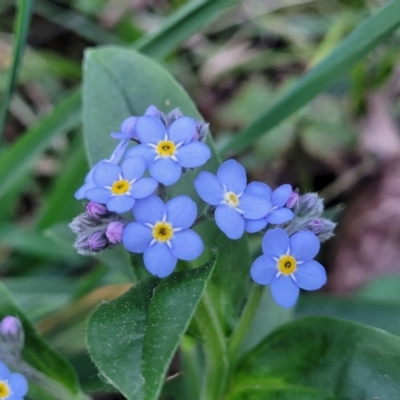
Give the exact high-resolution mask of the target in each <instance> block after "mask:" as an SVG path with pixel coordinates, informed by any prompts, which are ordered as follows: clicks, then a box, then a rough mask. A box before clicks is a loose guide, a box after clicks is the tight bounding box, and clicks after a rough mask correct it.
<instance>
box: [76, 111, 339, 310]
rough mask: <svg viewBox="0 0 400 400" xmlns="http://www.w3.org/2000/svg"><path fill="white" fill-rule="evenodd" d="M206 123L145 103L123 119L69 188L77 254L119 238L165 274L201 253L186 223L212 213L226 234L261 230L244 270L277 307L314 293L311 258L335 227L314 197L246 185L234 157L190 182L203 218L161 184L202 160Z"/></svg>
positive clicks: (317, 283)
mask: <svg viewBox="0 0 400 400" xmlns="http://www.w3.org/2000/svg"><path fill="white" fill-rule="evenodd" d="M207 130H208V124H206V123H204V122H202V121H197V120H195V119H194V118H190V117H188V116H184V115H183V114H182V113H181V112H180V110H178V109H176V110H173V111H172V112H170V113H169V114H164V113H162V112H161V111H159V110H158V109H157V108H156V107H155V106H150V107H148V109H147V110H146V112H145V114H144V115H143V116H130V117H128V118H127V119H126V120H124V121H123V122H122V124H121V128H120V132H113V133H111V136H112V137H113V138H115V139H117V140H120V142H119V144H118V145H117V146H116V149H115V150H114V152H113V153H112V155H111V157H110V158H109V159H105V160H101V161H100V162H99V163H97V164H96V165H95V166H94V167H93V168H92V169H91V170H90V172H89V173H88V175H87V176H86V179H85V182H84V184H83V186H82V187H80V188H79V189H78V191H77V192H76V194H75V197H76V198H77V199H84V198H86V199H87V200H88V201H89V202H88V203H87V204H86V212H85V213H83V214H81V215H79V216H78V217H76V218H75V219H74V220H73V222H72V223H71V224H70V227H71V229H72V230H73V231H74V232H75V233H76V235H77V238H76V241H75V247H76V249H77V250H78V252H79V253H80V254H91V253H94V252H98V251H102V250H104V249H106V248H109V247H112V246H115V245H117V244H119V243H122V244H123V246H124V247H125V248H126V249H127V250H128V251H130V252H133V253H143V260H144V265H145V267H146V269H147V270H148V271H149V272H150V273H151V274H153V275H155V276H158V277H160V278H163V277H166V276H168V275H170V274H171V273H172V272H173V270H174V269H175V266H176V264H177V261H178V260H186V261H190V260H194V259H196V258H198V257H199V256H200V255H201V254H202V252H203V247H204V245H203V242H202V239H201V237H200V236H199V235H198V234H197V233H196V232H195V231H194V230H193V229H191V228H193V227H194V226H195V225H196V223H198V222H199V221H201V220H203V219H204V216H212V217H213V219H214V220H215V223H216V225H217V226H218V228H219V229H220V230H221V231H222V232H223V233H224V234H225V235H226V236H227V237H228V238H230V239H233V240H237V239H239V238H241V237H242V236H243V234H244V233H245V232H248V233H256V232H260V231H263V232H265V231H266V233H265V235H264V237H263V240H262V248H263V252H264V255H262V256H261V257H259V258H258V259H257V260H255V262H254V263H253V265H252V266H251V277H252V278H253V280H254V281H255V282H257V283H258V284H261V285H271V291H272V295H273V297H274V299H275V300H276V301H277V302H278V303H279V304H280V305H282V306H284V307H291V306H292V305H293V304H294V303H295V302H296V300H297V297H298V294H299V289H300V288H301V289H305V290H316V289H318V288H320V287H321V286H322V285H324V284H325V282H326V275H325V270H324V269H323V267H322V266H321V265H320V264H319V263H318V262H316V261H313V260H312V259H313V258H314V257H315V255H316V254H317V252H318V250H319V243H320V241H322V240H324V239H326V238H328V237H329V236H331V235H332V231H333V228H334V224H333V223H332V222H331V221H329V220H327V219H325V218H322V217H321V215H322V211H323V205H322V200H321V199H319V197H318V196H317V195H314V194H308V195H304V196H300V195H299V194H298V193H297V192H296V191H293V190H292V187H291V185H289V184H284V185H281V186H279V187H278V188H276V189H275V190H272V189H271V188H270V187H269V186H268V185H266V184H265V183H263V182H251V183H248V182H247V177H246V171H245V169H244V167H243V166H242V165H241V164H239V163H238V162H237V161H235V160H227V161H225V162H224V163H222V164H221V166H220V167H219V169H218V170H217V171H216V174H213V173H211V172H208V171H201V172H200V173H199V174H198V175H197V177H196V178H195V179H194V182H193V184H194V188H195V190H196V192H197V194H198V196H199V197H200V198H201V200H203V201H204V202H205V203H207V204H208V206H207V207H206V209H205V212H204V215H199V216H198V212H197V205H196V203H195V202H194V201H193V200H192V199H191V198H190V197H188V196H186V195H183V194H182V195H180V196H177V197H175V198H171V199H169V198H168V196H167V187H169V186H171V185H173V184H175V183H176V182H178V181H179V179H180V178H181V176H182V174H184V173H185V172H186V171H187V170H189V169H190V170H192V169H195V168H197V167H200V166H203V165H204V164H206V162H207V160H208V159H209V158H210V157H211V151H210V149H209V147H208V146H207V144H206V143H205V142H206V134H207Z"/></svg>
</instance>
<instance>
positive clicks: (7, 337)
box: [0, 315, 24, 352]
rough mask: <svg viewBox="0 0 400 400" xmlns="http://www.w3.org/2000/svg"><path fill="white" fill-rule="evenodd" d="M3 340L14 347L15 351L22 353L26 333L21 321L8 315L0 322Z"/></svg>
mask: <svg viewBox="0 0 400 400" xmlns="http://www.w3.org/2000/svg"><path fill="white" fill-rule="evenodd" d="M0 336H1V340H2V341H3V342H5V343H6V344H8V345H9V346H10V347H12V349H13V350H16V351H18V352H20V351H21V350H22V348H23V346H24V331H23V329H22V324H21V321H20V320H19V319H18V318H16V317H13V316H12V315H8V316H7V317H5V318H3V320H2V321H1V322H0Z"/></svg>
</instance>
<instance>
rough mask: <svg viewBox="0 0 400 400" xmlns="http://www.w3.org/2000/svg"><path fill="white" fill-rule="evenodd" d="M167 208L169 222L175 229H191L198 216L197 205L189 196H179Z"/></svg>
mask: <svg viewBox="0 0 400 400" xmlns="http://www.w3.org/2000/svg"><path fill="white" fill-rule="evenodd" d="M166 208H167V221H168V222H170V223H171V224H172V226H173V227H174V228H183V229H187V228H190V227H191V226H192V224H193V222H194V220H195V219H196V216H197V206H196V203H195V202H194V201H193V200H192V199H191V198H190V197H188V196H178V197H175V198H173V199H171V200H170V201H169V202H168V203H167V204H166ZM178 258H179V257H178Z"/></svg>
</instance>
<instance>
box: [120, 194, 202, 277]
mask: <svg viewBox="0 0 400 400" xmlns="http://www.w3.org/2000/svg"><path fill="white" fill-rule="evenodd" d="M133 215H134V217H135V219H136V222H131V223H129V224H128V225H126V227H125V229H124V233H123V237H122V242H123V245H124V246H125V247H126V248H127V249H128V250H129V251H131V252H133V253H144V254H143V260H144V265H145V267H146V269H147V270H148V271H149V272H150V273H152V274H153V275H156V276H158V277H159V278H164V277H166V276H168V275H169V274H171V273H172V271H173V270H174V268H175V266H176V263H177V260H178V259H180V260H187V261H190V260H194V259H195V258H197V257H199V256H200V254H201V253H202V252H203V242H202V240H201V238H200V236H199V235H198V234H197V233H196V232H195V231H193V230H192V229H189V228H190V227H191V226H192V224H193V222H194V220H195V219H196V215H197V207H196V203H195V202H194V201H193V200H192V199H191V198H190V197H188V196H178V197H175V198H173V199H171V200H169V201H168V202H167V203H166V204H164V202H163V201H162V200H161V199H160V198H159V197H157V196H150V197H148V198H146V199H143V200H138V201H137V202H136V204H135V205H134V207H133Z"/></svg>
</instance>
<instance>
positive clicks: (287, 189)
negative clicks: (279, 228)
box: [245, 182, 294, 233]
mask: <svg viewBox="0 0 400 400" xmlns="http://www.w3.org/2000/svg"><path fill="white" fill-rule="evenodd" d="M247 192H248V193H249V194H254V195H258V196H261V197H263V198H265V199H268V201H269V202H270V207H269V209H268V211H267V213H266V215H264V216H263V217H262V218H260V219H256V220H247V221H246V226H245V229H246V231H247V232H250V233H254V232H258V231H260V230H261V229H264V228H265V227H266V226H267V224H283V223H285V222H288V221H290V220H291V219H292V218H293V216H294V214H293V211H292V210H290V209H289V208H287V207H286V203H287V201H288V199H289V197H290V195H291V194H292V193H293V192H292V186H291V185H288V184H285V185H281V186H279V187H278V188H276V189H275V190H274V191H272V190H271V188H270V187H269V186H268V185H266V184H265V183H262V182H252V183H250V184H249V186H248V189H247Z"/></svg>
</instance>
